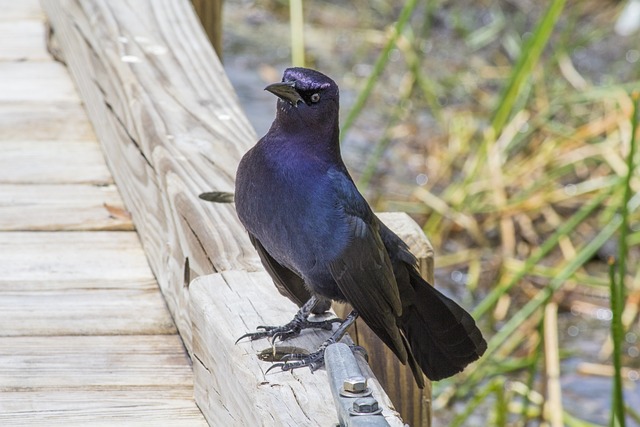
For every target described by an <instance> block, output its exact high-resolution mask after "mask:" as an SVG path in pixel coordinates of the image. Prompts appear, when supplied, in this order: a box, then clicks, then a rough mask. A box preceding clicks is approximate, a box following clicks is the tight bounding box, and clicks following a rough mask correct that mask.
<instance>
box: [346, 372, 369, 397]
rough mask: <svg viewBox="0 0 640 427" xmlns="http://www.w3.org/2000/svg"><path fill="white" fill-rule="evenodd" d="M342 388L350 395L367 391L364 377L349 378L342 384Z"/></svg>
mask: <svg viewBox="0 0 640 427" xmlns="http://www.w3.org/2000/svg"><path fill="white" fill-rule="evenodd" d="M342 388H343V389H344V390H345V391H348V392H350V393H362V392H364V391H365V390H366V389H367V379H366V378H365V377H361V376H357V377H349V378H347V379H345V380H344V382H343V383H342Z"/></svg>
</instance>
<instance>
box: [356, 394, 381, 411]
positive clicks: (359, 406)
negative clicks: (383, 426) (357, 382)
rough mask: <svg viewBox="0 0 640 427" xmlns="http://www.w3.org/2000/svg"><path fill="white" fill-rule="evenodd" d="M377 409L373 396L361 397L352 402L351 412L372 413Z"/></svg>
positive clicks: (376, 402)
mask: <svg viewBox="0 0 640 427" xmlns="http://www.w3.org/2000/svg"><path fill="white" fill-rule="evenodd" d="M377 411H378V401H377V400H376V399H375V398H373V397H361V398H360V399H356V400H355V401H354V402H353V412H355V413H358V414H372V413H374V412H377Z"/></svg>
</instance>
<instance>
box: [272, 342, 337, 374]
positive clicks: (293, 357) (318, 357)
mask: <svg viewBox="0 0 640 427" xmlns="http://www.w3.org/2000/svg"><path fill="white" fill-rule="evenodd" d="M334 342H335V341H333V340H332V339H328V340H327V341H325V342H324V343H322V345H321V346H320V348H319V349H318V351H316V352H313V353H311V354H304V353H292V354H286V355H284V356H282V358H281V359H280V360H281V362H278V363H274V364H273V365H271V366H270V367H269V369H267V370H266V371H265V373H264V374H265V375H266V374H268V373H269V371H272V370H273V369H277V368H280V369H281V370H282V371H284V372H286V371H293V370H294V369H298V368H304V367H309V369H311V372H313V371H316V370H317V369H318V368H321V367H322V366H323V365H324V351H325V350H326V349H327V347H328V346H329V345H330V344H333V343H334Z"/></svg>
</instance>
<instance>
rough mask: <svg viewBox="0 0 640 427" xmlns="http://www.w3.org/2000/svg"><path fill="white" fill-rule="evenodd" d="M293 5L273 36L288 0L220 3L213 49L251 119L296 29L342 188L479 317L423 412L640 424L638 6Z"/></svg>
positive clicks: (256, 118) (606, 2)
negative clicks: (383, 217) (411, 245)
mask: <svg viewBox="0 0 640 427" xmlns="http://www.w3.org/2000/svg"><path fill="white" fill-rule="evenodd" d="M301 3H302V5H303V21H301V22H299V23H298V26H299V28H302V29H301V30H294V31H293V36H292V30H291V25H292V22H291V19H290V5H289V1H286V0H282V1H279V0H255V1H248V0H236V1H227V2H225V4H224V17H223V23H224V28H223V61H224V65H225V68H226V70H227V73H228V75H229V77H230V79H231V80H232V83H233V85H234V87H235V89H236V91H237V93H238V96H239V98H240V102H241V104H242V105H243V107H244V108H245V111H246V113H247V115H248V117H249V119H250V121H251V122H252V123H253V125H254V127H255V129H256V131H257V133H258V135H263V134H264V133H265V132H266V130H267V129H268V127H269V125H270V123H271V121H272V119H273V117H274V113H275V99H274V97H273V96H272V95H270V94H268V93H266V92H264V91H263V88H264V87H265V86H266V85H267V84H269V83H272V82H276V81H279V80H280V78H281V75H282V72H283V70H284V69H285V68H286V67H288V66H291V64H292V46H293V49H294V50H295V49H296V48H299V47H296V44H301V43H302V42H304V64H305V65H306V66H308V67H311V68H315V69H318V70H320V71H322V72H324V73H325V74H327V75H329V76H331V77H332V78H333V79H334V80H335V81H336V82H337V83H338V85H339V86H340V89H341V117H342V120H341V121H342V123H343V125H342V129H343V132H342V139H343V143H342V150H343V157H344V160H345V163H346V164H347V167H348V168H349V170H350V172H351V174H352V176H353V177H354V179H355V180H356V181H357V183H358V186H359V188H360V189H361V191H362V192H363V193H364V194H365V195H366V196H367V198H368V200H369V202H370V203H371V204H372V206H373V207H374V209H376V210H378V211H405V212H408V213H410V214H411V215H412V216H413V218H414V219H415V220H416V221H417V222H418V223H419V224H420V225H421V226H422V227H423V229H424V231H425V233H426V234H427V236H428V237H429V239H430V240H431V242H432V244H433V246H434V249H435V251H436V258H435V262H436V285H437V286H438V287H439V288H440V289H442V290H443V291H444V292H445V293H448V294H449V295H450V296H452V297H453V298H455V299H456V300H457V301H459V302H461V303H462V305H463V306H465V307H466V308H467V309H468V310H469V311H471V312H472V313H473V315H474V317H475V318H476V319H477V320H478V322H479V324H480V326H481V329H482V330H483V331H484V333H485V336H486V337H487V339H488V341H489V350H488V352H487V354H486V355H485V357H484V358H483V359H482V360H481V361H480V362H478V363H476V364H475V365H473V366H472V367H471V369H468V370H467V371H465V372H464V373H463V374H461V375H458V376H456V377H455V378H453V379H450V380H446V381H441V382H439V383H435V384H434V386H433V396H434V402H433V407H434V425H436V426H440V425H465V426H469V425H483V424H484V425H492V426H493V425H498V426H525V425H531V426H533V425H552V426H556V425H569V426H592V425H599V426H600V425H601V426H605V425H624V424H622V421H621V420H620V419H619V418H618V419H615V420H613V419H612V414H615V413H618V414H621V413H625V417H626V418H625V419H626V425H627V426H640V415H639V413H640V324H639V321H638V309H639V308H640V271H639V270H638V268H637V265H638V259H639V257H640V247H639V244H640V214H639V213H638V206H639V205H640V194H639V192H640V179H639V174H638V171H637V168H635V165H636V164H637V163H638V161H637V159H638V156H636V155H635V153H636V151H637V150H636V149H635V138H634V134H635V135H636V137H637V133H638V132H635V133H634V130H635V129H636V126H637V111H636V107H635V105H636V104H637V98H635V99H634V95H633V91H634V90H640V33H639V32H638V31H637V28H638V27H639V26H640V2H638V1H636V0H630V1H628V2H624V1H613V0H566V1H556V0H551V1H534V0H501V1H498V0H495V1H490V0H481V1H475V2H469V1H462V0H428V1H416V0H408V1H406V2H402V1H382V0H374V1H361V0H353V1H350V2H344V1H338V0H334V1H320V0H305V1H304V2H301ZM293 27H294V28H296V23H295V22H294V23H293ZM296 61H297V63H298V65H301V63H300V62H301V59H300V58H298V59H296ZM558 369H559V378H556V371H557V370H558ZM622 395H623V396H624V398H621V396H622ZM612 423H613V424H612ZM616 423H617V424H616Z"/></svg>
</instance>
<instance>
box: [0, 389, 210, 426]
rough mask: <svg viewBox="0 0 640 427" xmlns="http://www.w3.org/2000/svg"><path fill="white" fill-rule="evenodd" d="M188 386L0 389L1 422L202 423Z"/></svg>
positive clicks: (187, 424) (81, 424) (41, 424)
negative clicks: (150, 388) (101, 388)
mask: <svg viewBox="0 0 640 427" xmlns="http://www.w3.org/2000/svg"><path fill="white" fill-rule="evenodd" d="M192 394H193V391H192V390H191V389H190V388H188V387H176V388H172V389H170V390H158V389H154V390H152V391H149V390H142V391H140V390H125V391H120V390H107V391H101V390H98V391H84V390H75V389H70V390H45V391H20V392H10V391H4V392H2V393H0V425H7V426H17V425H19V426H51V425H62V424H64V425H65V426H67V427H71V426H78V427H84V426H104V425H107V424H108V425H126V426H128V427H138V426H139V427H143V426H144V427H148V426H153V425H156V426H165V425H170V426H176V427H183V426H184V427H191V426H196V427H197V426H206V425H207V424H206V422H205V420H204V418H203V417H202V414H201V413H200V410H198V408H197V407H196V405H195V404H194V403H193V397H192Z"/></svg>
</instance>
